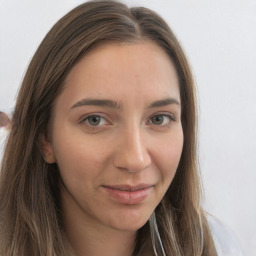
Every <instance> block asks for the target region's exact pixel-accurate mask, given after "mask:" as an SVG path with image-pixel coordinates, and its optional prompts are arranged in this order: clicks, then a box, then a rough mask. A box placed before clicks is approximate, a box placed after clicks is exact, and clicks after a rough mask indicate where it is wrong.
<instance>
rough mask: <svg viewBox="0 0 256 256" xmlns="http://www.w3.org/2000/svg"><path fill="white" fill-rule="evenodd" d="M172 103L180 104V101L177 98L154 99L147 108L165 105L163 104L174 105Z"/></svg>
mask: <svg viewBox="0 0 256 256" xmlns="http://www.w3.org/2000/svg"><path fill="white" fill-rule="evenodd" d="M172 104H175V105H178V106H180V103H179V101H178V100H176V99H175V98H167V99H163V100H157V101H154V102H153V103H151V104H150V105H149V106H148V107H147V108H157V107H163V106H167V105H172Z"/></svg>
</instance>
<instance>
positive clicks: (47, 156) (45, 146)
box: [39, 134, 56, 164]
mask: <svg viewBox="0 0 256 256" xmlns="http://www.w3.org/2000/svg"><path fill="white" fill-rule="evenodd" d="M39 147H40V151H41V154H42V156H43V158H44V161H45V162H46V163H48V164H53V163H56V158H55V155H54V151H53V148H52V145H51V142H50V141H49V140H48V139H47V138H46V136H45V134H40V136H39Z"/></svg>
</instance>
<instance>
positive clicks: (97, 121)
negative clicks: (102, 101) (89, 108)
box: [83, 115, 107, 126]
mask: <svg viewBox="0 0 256 256" xmlns="http://www.w3.org/2000/svg"><path fill="white" fill-rule="evenodd" d="M83 123H85V124H87V125H89V126H102V125H104V124H106V123H107V120H106V119H105V118H104V117H102V116H99V115H90V116H87V117H86V118H85V119H84V120H83Z"/></svg>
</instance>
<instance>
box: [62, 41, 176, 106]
mask: <svg viewBox="0 0 256 256" xmlns="http://www.w3.org/2000/svg"><path fill="white" fill-rule="evenodd" d="M65 91H66V94H67V95H69V96H68V97H69V98H72V97H73V96H74V97H77V98H79V97H80V96H81V97H85V96H86V97H93V98H94V97H106V96H107V97H115V96H116V97H119V98H120V99H121V98H122V97H124V98H125V96H126V95H127V96H128V95H129V96H133V97H134V98H136V99H137V100H141V99H144V98H145V97H148V98H149V99H148V100H149V101H150V97H160V98H165V97H166V96H171V97H176V98H178V99H179V86H178V77H177V72H176V69H175V66H174V64H173V63H172V61H171V59H170V57H169V56H168V55H167V53H166V52H165V51H164V50H163V49H162V48H160V47H159V46H158V45H157V44H155V43H153V42H136V43H107V44H102V45H99V46H96V47H95V48H93V49H92V50H90V51H89V52H88V53H87V54H86V55H85V56H84V57H83V58H82V59H81V60H80V61H79V63H77V64H76V65H75V66H74V67H73V69H72V70H71V71H70V73H69V74H68V76H67V78H66V81H65V89H64V91H63V93H65Z"/></svg>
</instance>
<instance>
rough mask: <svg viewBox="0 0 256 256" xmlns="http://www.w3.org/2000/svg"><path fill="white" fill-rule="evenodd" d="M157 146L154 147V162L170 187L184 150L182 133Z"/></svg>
mask: <svg viewBox="0 0 256 256" xmlns="http://www.w3.org/2000/svg"><path fill="white" fill-rule="evenodd" d="M157 145H158V146H156V147H154V155H155V159H154V160H155V163H156V165H157V166H158V169H159V170H160V171H161V175H162V179H163V182H164V183H165V184H168V186H169V185H170V183H171V181H172V179H173V177H174V175H175V173H176V170H177V167H178V165H179V161H180V157H181V153H182V149H183V133H182V131H181V132H179V133H177V134H176V136H172V137H169V138H166V139H165V140H163V141H162V143H159V144H157Z"/></svg>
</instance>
